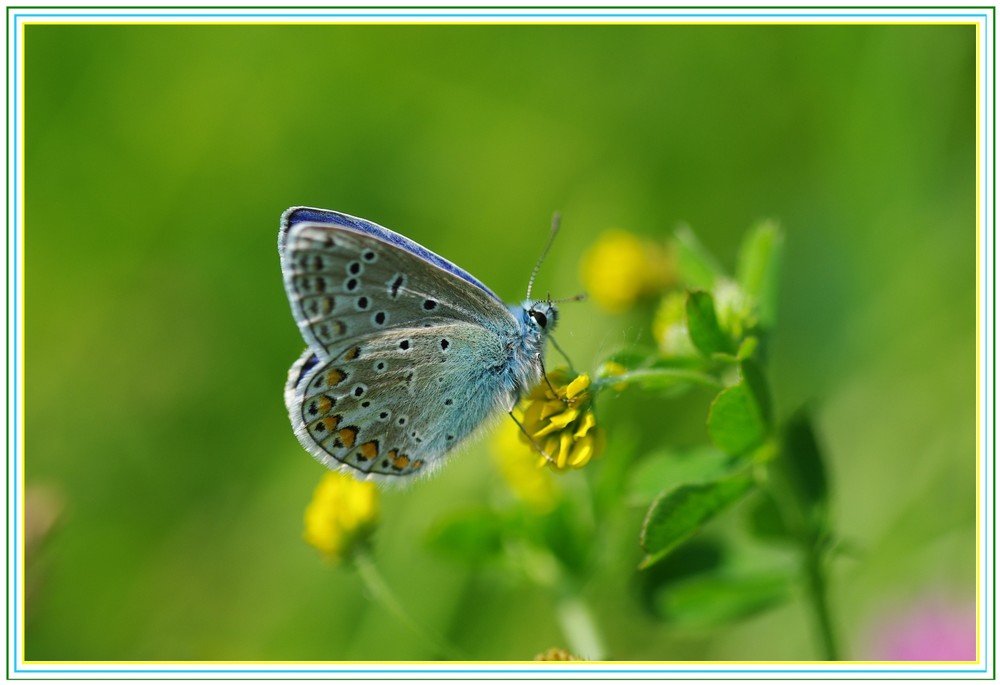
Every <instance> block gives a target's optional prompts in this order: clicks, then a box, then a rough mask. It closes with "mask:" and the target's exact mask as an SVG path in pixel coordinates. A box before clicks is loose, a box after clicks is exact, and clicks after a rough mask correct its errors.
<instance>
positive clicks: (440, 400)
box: [285, 321, 512, 480]
mask: <svg viewBox="0 0 1000 685" xmlns="http://www.w3.org/2000/svg"><path fill="white" fill-rule="evenodd" d="M503 356H504V343H503V341H502V340H501V339H500V338H498V337H497V336H496V335H494V334H492V333H491V332H489V331H488V330H487V329H485V328H483V327H482V326H479V325H477V324H470V323H465V322H458V321H455V322H450V323H438V324H435V325H433V326H430V327H424V326H419V327H403V328H395V329H393V330H391V331H379V332H376V333H374V334H372V335H370V336H367V337H364V338H361V339H358V340H356V341H354V343H352V345H351V346H349V347H348V348H347V349H346V350H344V351H343V352H341V353H339V354H338V355H337V356H336V357H335V358H333V359H330V360H321V359H320V358H319V357H318V356H317V355H316V354H315V353H314V352H313V351H312V350H306V352H305V353H304V354H303V356H302V357H301V358H300V360H299V362H298V363H297V364H296V365H295V366H294V367H293V368H292V371H291V373H290V375H289V383H288V386H287V388H286V394H285V400H286V404H287V405H288V411H289V416H290V417H291V419H292V424H293V426H294V427H295V432H296V435H297V436H298V438H299V441H300V442H301V443H302V444H303V446H304V447H305V448H306V449H307V450H308V451H309V452H310V453H311V454H312V455H313V456H314V457H316V458H317V459H318V460H319V461H321V462H322V463H324V464H326V466H328V467H329V468H340V469H341V470H346V471H351V472H353V474H354V475H356V476H360V477H369V478H372V479H376V480H394V479H397V478H399V477H405V476H412V475H414V474H418V473H430V472H431V471H433V470H435V469H436V468H438V467H439V466H441V465H442V464H443V463H444V461H445V457H446V456H447V455H448V453H449V452H451V451H452V450H453V449H454V448H455V447H456V446H457V445H458V444H459V443H461V442H462V440H463V439H465V438H466V437H468V436H469V435H470V434H471V433H473V432H474V431H475V430H476V428H478V427H479V426H481V425H483V424H484V422H485V421H486V419H488V418H489V417H491V416H496V415H498V414H499V410H500V409H507V408H509V407H508V406H507V405H509V404H510V402H512V398H511V397H510V396H509V393H508V392H506V391H505V389H504V387H503V383H502V379H501V375H502V371H501V369H500V368H499V365H498V360H502V359H503Z"/></svg>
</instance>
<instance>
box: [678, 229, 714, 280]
mask: <svg viewBox="0 0 1000 685" xmlns="http://www.w3.org/2000/svg"><path fill="white" fill-rule="evenodd" d="M673 242H674V246H675V247H674V255H675V257H676V259H677V271H678V273H679V275H680V280H681V283H683V284H684V285H686V286H687V287H689V288H704V289H705V290H711V289H712V288H713V287H714V286H715V281H716V279H717V278H719V277H720V276H723V275H724V272H723V271H722V268H721V267H720V266H719V264H718V262H716V261H715V258H714V257H712V255H711V254H709V252H708V250H706V249H705V247H704V246H703V245H702V244H701V243H700V242H698V238H696V237H695V235H694V232H693V231H692V230H691V229H690V228H688V227H687V226H681V227H680V228H678V229H677V230H676V231H675V232H674V241H673Z"/></svg>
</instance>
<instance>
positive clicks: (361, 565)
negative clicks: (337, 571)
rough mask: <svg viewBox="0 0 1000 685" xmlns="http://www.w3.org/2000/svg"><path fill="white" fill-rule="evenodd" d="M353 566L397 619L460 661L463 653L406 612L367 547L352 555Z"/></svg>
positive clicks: (376, 598)
mask: <svg viewBox="0 0 1000 685" xmlns="http://www.w3.org/2000/svg"><path fill="white" fill-rule="evenodd" d="M353 561H354V567H355V568H356V569H357V570H358V575H359V576H360V577H361V582H363V583H364V584H365V587H366V588H367V589H368V592H369V593H371V595H372V597H373V598H374V599H375V601H377V602H378V603H379V604H381V605H382V607H383V608H385V609H386V610H387V611H388V612H389V613H391V614H392V615H394V616H395V617H396V618H397V619H399V621H400V622H401V623H403V624H405V625H406V627H407V628H409V629H410V630H411V631H412V632H413V633H416V634H417V635H419V636H420V637H421V638H422V639H423V640H424V642H426V643H427V644H428V645H431V646H432V647H434V649H436V650H437V651H438V652H440V653H441V654H443V655H444V656H446V657H447V658H449V659H452V660H458V661H461V660H463V659H464V657H463V655H462V654H461V653H460V652H459V650H458V649H456V648H455V647H453V646H452V645H451V644H449V643H448V641H447V640H445V639H444V638H443V637H441V636H439V635H438V634H436V633H434V632H433V631H431V630H430V629H428V628H427V627H425V626H422V625H420V624H419V623H417V622H416V621H415V620H414V619H413V618H412V617H411V616H410V615H409V614H408V613H406V609H404V608H403V605H402V604H400V603H399V600H398V599H396V595H394V594H393V592H392V590H390V589H389V586H388V584H387V583H386V582H385V579H384V578H382V574H381V573H379V570H378V567H377V566H376V565H375V560H374V559H372V557H371V554H369V552H368V550H367V549H360V550H358V551H357V552H356V553H355V554H354V555H353Z"/></svg>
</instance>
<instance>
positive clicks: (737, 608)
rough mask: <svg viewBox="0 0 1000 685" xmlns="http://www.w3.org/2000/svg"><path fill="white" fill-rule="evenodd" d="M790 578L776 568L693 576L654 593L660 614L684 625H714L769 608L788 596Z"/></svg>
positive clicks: (698, 626)
mask: <svg viewBox="0 0 1000 685" xmlns="http://www.w3.org/2000/svg"><path fill="white" fill-rule="evenodd" d="M792 587H793V581H792V579H791V578H790V577H789V576H787V575H786V574H784V573H780V572H758V573H755V574H748V575H743V576H735V577H732V576H714V575H710V576H695V577H692V578H689V579H686V580H683V581H680V582H678V583H676V584H673V585H669V586H667V587H665V588H664V589H663V590H662V591H661V592H660V593H659V595H658V596H657V597H656V608H657V610H658V613H659V615H660V616H662V617H663V618H664V619H666V620H668V621H670V622H671V623H673V624H675V625H678V626H683V627H686V628H701V629H704V628H715V627H718V626H722V625H727V624H730V623H732V622H733V621H735V620H738V619H742V618H747V617H749V616H753V615H754V614H758V613H761V612H763V611H767V610H768V609H772V608H774V607H776V606H778V605H780V604H782V603H784V602H786V601H787V600H788V599H789V598H790V597H791V589H792Z"/></svg>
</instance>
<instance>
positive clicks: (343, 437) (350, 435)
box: [337, 426, 358, 448]
mask: <svg viewBox="0 0 1000 685" xmlns="http://www.w3.org/2000/svg"><path fill="white" fill-rule="evenodd" d="M337 435H339V436H340V441H341V442H342V443H344V447H347V448H351V447H354V441H355V440H357V438H358V429H357V428H355V427H354V426H348V427H347V428H341V429H340V431H339V432H338V433H337Z"/></svg>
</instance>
